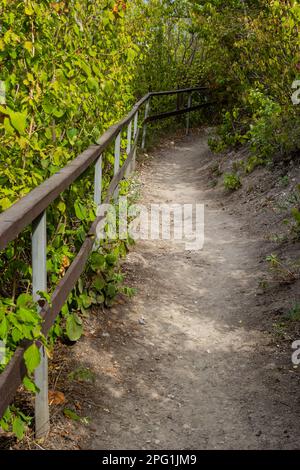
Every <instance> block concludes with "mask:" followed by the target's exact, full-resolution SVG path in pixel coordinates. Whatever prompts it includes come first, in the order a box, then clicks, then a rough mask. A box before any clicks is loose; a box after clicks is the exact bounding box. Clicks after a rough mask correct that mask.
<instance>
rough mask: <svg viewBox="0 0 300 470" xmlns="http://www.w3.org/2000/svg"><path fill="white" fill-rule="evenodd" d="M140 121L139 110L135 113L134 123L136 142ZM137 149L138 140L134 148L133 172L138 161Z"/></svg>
mask: <svg viewBox="0 0 300 470" xmlns="http://www.w3.org/2000/svg"><path fill="white" fill-rule="evenodd" d="M138 121H139V112H138V111H137V112H136V113H135V115H134V123H133V141H134V142H135V139H136V136H137V131H138ZM136 150H137V142H136V146H135V149H134V154H133V157H132V165H131V171H132V172H133V171H134V170H135V161H136Z"/></svg>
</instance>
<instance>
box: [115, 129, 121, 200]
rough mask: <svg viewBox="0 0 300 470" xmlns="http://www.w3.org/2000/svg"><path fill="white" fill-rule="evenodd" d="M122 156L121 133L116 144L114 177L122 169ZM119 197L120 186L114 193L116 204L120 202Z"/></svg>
mask: <svg viewBox="0 0 300 470" xmlns="http://www.w3.org/2000/svg"><path fill="white" fill-rule="evenodd" d="M120 155H121V132H119V134H118V135H117V137H116V142H115V163H114V175H116V174H117V173H118V171H119V169H120ZM118 197H119V185H118V186H117V187H116V189H115V192H114V200H115V202H116V201H117V200H118Z"/></svg>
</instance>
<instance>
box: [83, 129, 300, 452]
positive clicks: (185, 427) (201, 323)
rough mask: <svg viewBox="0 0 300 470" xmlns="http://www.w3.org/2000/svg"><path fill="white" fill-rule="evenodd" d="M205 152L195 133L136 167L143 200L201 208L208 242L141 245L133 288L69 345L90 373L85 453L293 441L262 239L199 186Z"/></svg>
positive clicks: (292, 407) (295, 414)
mask: <svg viewBox="0 0 300 470" xmlns="http://www.w3.org/2000/svg"><path fill="white" fill-rule="evenodd" d="M211 158H212V156H211V154H210V152H209V150H208V146H207V137H206V136H205V135H202V136H191V137H187V138H185V139H183V140H182V141H181V142H179V143H176V144H175V145H172V144H170V143H169V146H165V147H164V148H161V149H160V150H158V151H156V152H155V153H154V154H153V155H152V156H150V157H149V160H148V161H147V163H146V164H145V165H144V166H143V167H142V168H141V175H140V179H141V182H142V191H141V193H142V194H141V202H142V203H147V204H148V203H150V202H153V203H164V202H165V203H172V202H173V203H195V202H198V203H204V204H205V244H204V248H203V250H201V251H192V252H191V251H186V250H185V246H184V245H183V244H182V243H179V242H174V241H140V242H138V243H137V245H136V246H135V247H134V248H133V250H132V251H131V252H130V254H129V256H128V258H127V260H126V262H125V265H124V267H125V270H126V272H127V279H128V281H127V284H129V285H131V286H134V287H136V288H137V294H136V295H135V296H134V297H133V298H132V299H131V300H129V301H128V302H126V303H125V304H123V305H116V306H115V307H114V308H113V309H112V311H111V313H110V314H109V317H108V318H109V319H108V320H107V324H106V326H105V327H104V326H103V325H102V326H101V327H100V329H99V333H98V335H97V334H96V335H95V338H93V339H91V338H89V337H85V338H84V339H83V343H81V344H78V346H76V348H78V350H80V362H81V363H82V364H84V365H85V366H87V367H90V368H92V369H93V370H94V372H95V373H96V382H95V385H94V389H93V392H92V393H93V396H92V398H91V401H92V402H97V407H96V408H94V409H93V411H92V410H91V412H92V413H93V420H92V433H91V434H90V436H89V437H87V438H86V439H85V440H84V441H85V442H84V443H83V445H82V447H83V448H89V449H238V448H240V449H271V448H297V447H299V436H300V428H299V422H300V420H299V403H298V396H297V393H296V392H297V389H296V383H294V382H293V381H292V380H291V375H292V374H290V375H289V374H288V373H286V374H284V375H282V373H281V371H280V370H279V368H278V367H277V365H276V358H275V357H274V345H273V346H271V343H270V337H269V336H268V334H267V333H264V332H263V331H262V329H261V328H260V318H261V315H262V313H261V307H260V305H259V302H258V300H257V295H256V292H257V285H258V273H259V269H260V268H259V260H258V252H259V247H260V245H261V243H262V241H261V240H259V239H253V238H249V236H248V235H247V232H246V231H245V230H244V229H243V226H242V222H241V221H239V220H237V219H236V218H235V216H234V215H230V214H229V213H228V211H227V210H226V208H224V207H222V201H221V200H220V198H219V196H218V194H217V193H216V192H214V189H205V188H207V181H206V176H205V169H206V167H207V165H208V164H210V163H211ZM141 318H144V319H145V324H144V325H143V324H141V323H140V322H139V319H141ZM103 332H104V335H103ZM107 332H108V333H107Z"/></svg>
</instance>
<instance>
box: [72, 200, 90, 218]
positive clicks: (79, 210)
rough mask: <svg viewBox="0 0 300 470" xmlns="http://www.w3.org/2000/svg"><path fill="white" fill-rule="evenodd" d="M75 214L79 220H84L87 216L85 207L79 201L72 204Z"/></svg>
mask: <svg viewBox="0 0 300 470" xmlns="http://www.w3.org/2000/svg"><path fill="white" fill-rule="evenodd" d="M74 209H75V214H76V217H77V218H78V219H79V220H85V219H86V217H87V211H86V208H85V207H84V206H83V205H82V204H81V203H80V202H79V201H76V202H75V204H74Z"/></svg>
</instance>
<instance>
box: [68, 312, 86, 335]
mask: <svg viewBox="0 0 300 470" xmlns="http://www.w3.org/2000/svg"><path fill="white" fill-rule="evenodd" d="M82 331H83V329H82V325H81V324H79V322H78V317H77V318H76V317H75V315H74V314H71V315H69V316H68V317H67V321H66V333H67V336H68V338H69V339H70V340H71V341H77V340H79V338H80V337H81V335H82Z"/></svg>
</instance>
